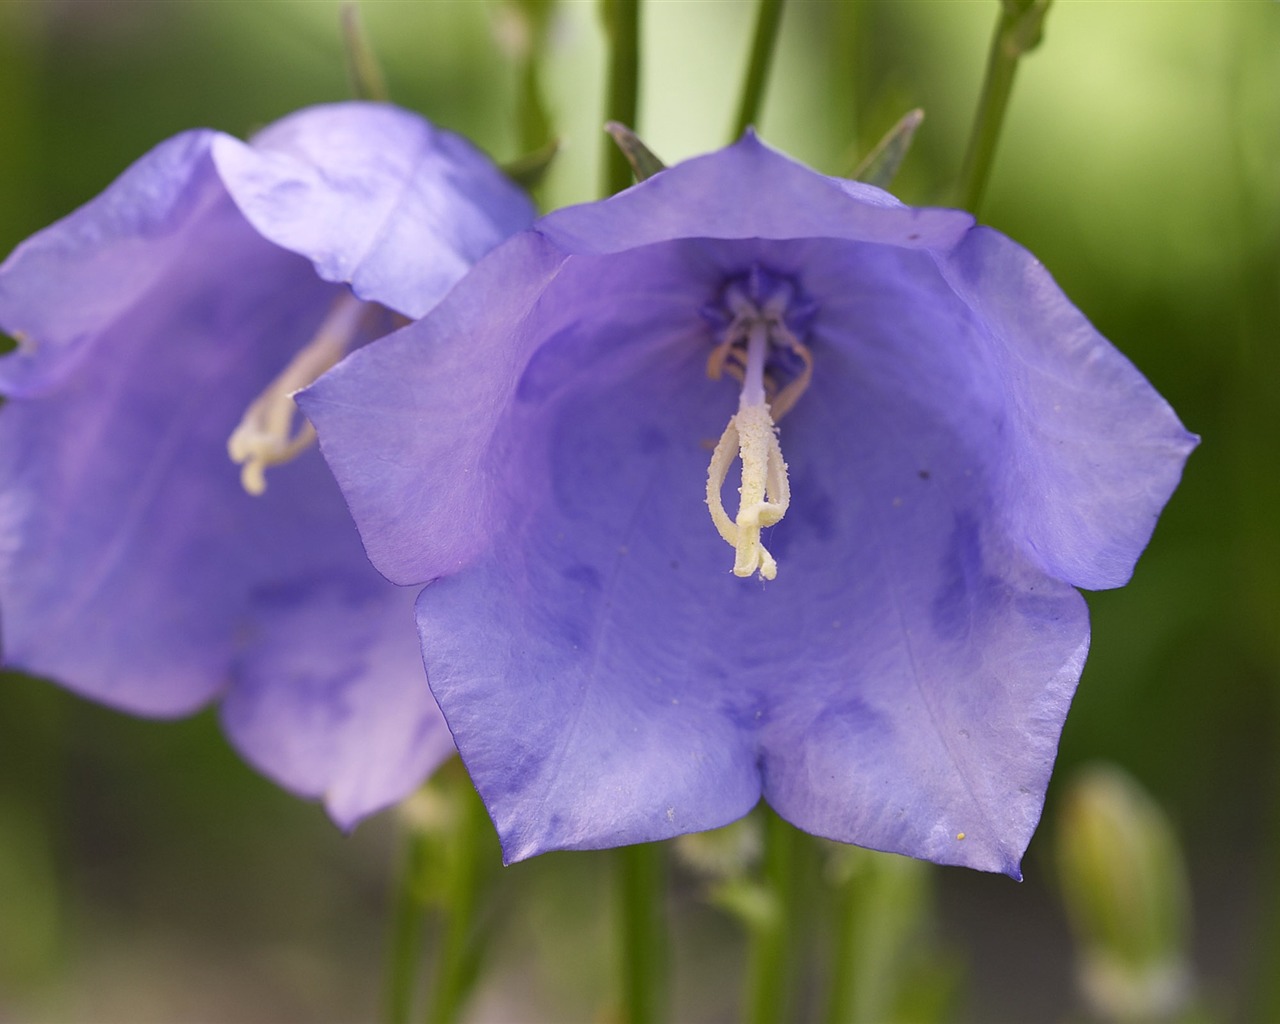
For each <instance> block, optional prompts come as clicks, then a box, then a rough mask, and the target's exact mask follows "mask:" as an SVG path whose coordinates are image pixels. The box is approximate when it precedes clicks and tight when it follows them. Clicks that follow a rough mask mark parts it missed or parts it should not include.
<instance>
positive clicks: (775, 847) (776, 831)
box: [747, 809, 796, 1024]
mask: <svg viewBox="0 0 1280 1024" xmlns="http://www.w3.org/2000/svg"><path fill="white" fill-rule="evenodd" d="M795 835H796V832H795V829H793V828H792V827H791V826H790V825H788V824H787V823H786V822H785V821H783V820H782V819H781V818H780V817H778V815H777V814H775V813H774V812H773V811H771V810H768V809H766V810H765V812H764V863H763V866H762V869H763V875H764V878H763V881H764V884H765V887H766V890H767V891H768V893H769V896H770V898H771V899H770V902H771V907H772V912H771V913H770V915H769V916H768V918H767V919H766V920H762V921H760V922H758V923H757V924H756V925H755V927H754V928H752V930H751V938H750V945H749V949H748V961H747V986H748V987H747V1020H748V1021H749V1022H750V1024H778V1022H780V1021H785V1020H787V1019H788V1014H787V1005H788V1001H789V997H790V994H791V957H790V956H789V955H788V954H789V953H790V952H791V950H792V948H793V943H792V938H793V936H792V934H791V931H792V928H791V912H792V909H793V908H792V905H791V904H792V900H793V899H794V898H795V895H796V894H795V885H794V879H795V870H794V867H795V865H794V863H793V861H794V859H795Z"/></svg>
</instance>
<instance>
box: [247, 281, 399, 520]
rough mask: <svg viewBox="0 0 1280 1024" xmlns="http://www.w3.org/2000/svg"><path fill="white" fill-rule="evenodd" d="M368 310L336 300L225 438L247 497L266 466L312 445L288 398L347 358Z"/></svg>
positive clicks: (262, 485)
mask: <svg viewBox="0 0 1280 1024" xmlns="http://www.w3.org/2000/svg"><path fill="white" fill-rule="evenodd" d="M374 308H376V307H374V306H373V305H372V304H370V303H367V302H362V301H361V300H360V299H357V298H356V297H355V296H354V295H352V294H350V293H345V294H343V295H342V296H341V297H339V298H338V299H337V301H335V302H334V304H333V307H332V308H331V309H330V310H329V315H328V316H326V317H325V318H324V322H323V323H322V324H321V325H320V329H319V330H318V331H316V334H315V337H313V338H312V339H311V340H310V341H308V342H307V343H306V344H305V345H303V346H302V348H301V349H300V350H299V351H298V354H297V355H295V356H294V357H293V359H291V360H290V361H289V365H288V366H286V367H285V368H284V369H283V370H282V371H281V372H280V375H279V376H278V377H276V379H275V380H273V381H272V382H271V383H270V384H268V385H267V387H266V389H265V390H264V391H263V392H262V394H260V395H259V396H258V397H257V398H255V399H254V400H253V401H252V402H251V403H250V404H249V408H247V409H246V410H245V412H244V416H242V417H241V419H240V423H239V424H238V425H237V426H236V429H235V430H233V431H232V432H231V436H230V437H229V438H227V454H228V455H230V456H231V461H232V462H235V463H238V464H239V465H240V483H241V485H242V486H243V487H244V489H245V490H246V491H248V492H249V493H250V494H252V495H255V496H257V495H259V494H262V493H263V492H264V491H265V490H266V489H267V477H266V470H267V467H268V466H279V465H282V464H283V463H286V462H289V461H291V460H293V459H295V458H297V457H298V455H300V454H301V453H302V452H304V451H306V449H307V448H309V447H310V446H311V445H312V444H313V443H314V441H315V439H316V431H315V428H314V427H313V426H312V425H311V424H310V423H309V422H308V421H307V420H306V419H305V418H304V417H303V416H302V415H301V413H299V412H298V407H297V405H296V404H295V403H294V401H293V395H294V393H295V392H297V391H300V390H302V389H303V388H305V387H306V386H307V385H308V384H311V383H312V382H313V381H315V379H316V378H317V377H319V376H320V375H321V374H322V373H324V372H325V371H326V370H328V369H329V368H330V367H332V366H334V365H335V364H336V363H337V362H338V360H339V359H341V358H342V357H343V356H344V355H346V354H347V350H348V349H350V348H351V343H352V342H353V341H354V340H355V337H356V334H357V333H358V332H359V330H360V327H361V325H362V324H363V323H364V320H365V318H366V316H367V315H368V313H369V311H370V310H372V309H374Z"/></svg>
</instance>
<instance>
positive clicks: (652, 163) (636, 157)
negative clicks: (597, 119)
mask: <svg viewBox="0 0 1280 1024" xmlns="http://www.w3.org/2000/svg"><path fill="white" fill-rule="evenodd" d="M604 130H605V131H606V132H608V133H609V135H610V137H611V138H612V139H613V141H614V142H616V143H617V144H618V148H619V149H620V150H622V155H623V156H625V157H626V158H627V163H629V164H630V165H631V170H632V173H634V174H635V176H636V181H645V180H646V179H648V178H652V177H653V176H654V175H655V174H657V173H658V172H659V171H662V170H665V169H666V166H667V165H666V164H664V163H663V162H662V161H661V160H660V159H659V158H658V157H656V156H654V154H653V150H651V149H650V148H649V147H648V146H646V145H645V144H644V143H643V142H641V141H640V137H639V136H638V135H636V133H635V132H633V131H632V130H631V129H630V128H628V127H627V126H626V125H625V124H619V123H618V122H617V121H606V122H605V125H604Z"/></svg>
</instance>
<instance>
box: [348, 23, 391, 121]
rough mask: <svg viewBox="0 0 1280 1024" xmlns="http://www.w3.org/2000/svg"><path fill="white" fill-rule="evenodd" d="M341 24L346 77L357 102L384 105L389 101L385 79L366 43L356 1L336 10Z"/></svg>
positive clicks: (376, 57) (365, 34)
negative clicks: (362, 101)
mask: <svg viewBox="0 0 1280 1024" xmlns="http://www.w3.org/2000/svg"><path fill="white" fill-rule="evenodd" d="M339 18H340V19H341V24H342V44H343V50H344V52H345V53H346V58H347V78H348V79H349V80H350V83H351V91H352V92H353V93H354V94H355V96H356V99H361V100H376V101H378V102H380V103H385V102H386V101H387V100H388V99H389V98H390V93H389V92H388V90H387V79H386V76H385V75H383V73H382V65H381V64H380V63H378V55H377V54H376V53H374V51H373V44H372V43H370V42H369V34H368V32H366V31H365V27H364V20H363V19H362V18H361V17H360V7H359V5H358V4H357V3H356V2H355V0H347V2H345V3H343V5H342V7H341V8H340V9H339Z"/></svg>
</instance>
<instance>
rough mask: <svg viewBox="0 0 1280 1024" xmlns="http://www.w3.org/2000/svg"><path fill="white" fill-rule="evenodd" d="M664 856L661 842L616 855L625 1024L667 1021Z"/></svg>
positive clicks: (630, 849)
mask: <svg viewBox="0 0 1280 1024" xmlns="http://www.w3.org/2000/svg"><path fill="white" fill-rule="evenodd" d="M665 856H666V849H665V847H663V846H662V845H661V844H659V843H642V844H639V845H636V846H626V847H623V848H622V849H621V850H619V851H618V888H619V895H620V898H621V899H620V902H621V906H620V908H619V910H620V915H621V924H622V1001H623V1014H622V1019H623V1021H625V1024H656V1022H657V1021H661V1020H665V1019H666V1017H667V1015H666V1008H667V1007H666V1002H667V934H666V923H667V922H666V910H665V904H666V866H665Z"/></svg>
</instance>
